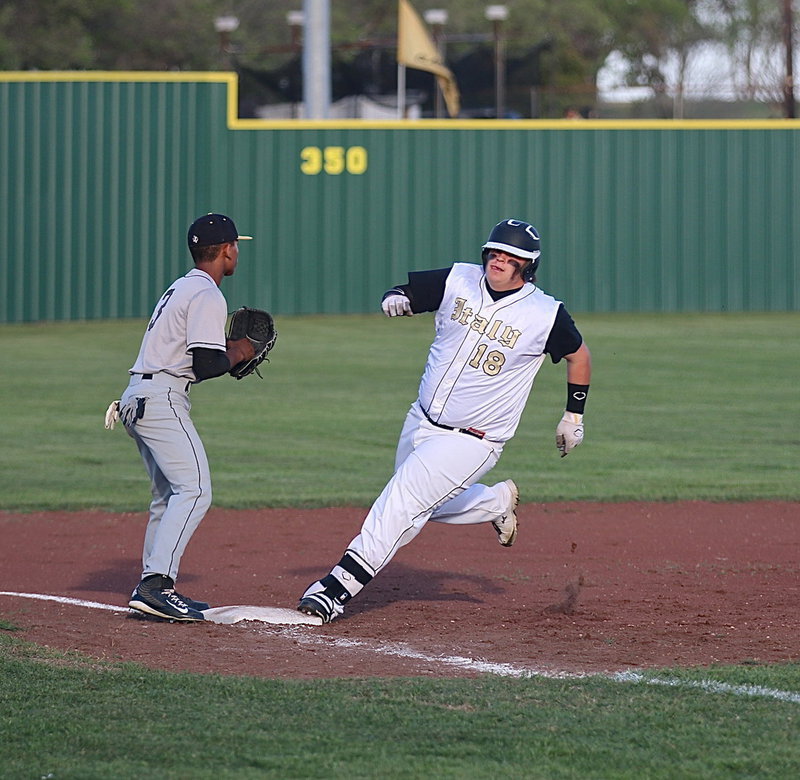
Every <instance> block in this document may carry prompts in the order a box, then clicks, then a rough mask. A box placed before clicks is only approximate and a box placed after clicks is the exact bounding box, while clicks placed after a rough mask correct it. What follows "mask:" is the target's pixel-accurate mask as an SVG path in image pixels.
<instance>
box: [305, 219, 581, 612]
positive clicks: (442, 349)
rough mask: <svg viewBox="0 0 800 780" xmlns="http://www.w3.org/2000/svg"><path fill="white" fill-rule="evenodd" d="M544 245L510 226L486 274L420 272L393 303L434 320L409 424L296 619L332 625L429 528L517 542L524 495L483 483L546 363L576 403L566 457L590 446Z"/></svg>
mask: <svg viewBox="0 0 800 780" xmlns="http://www.w3.org/2000/svg"><path fill="white" fill-rule="evenodd" d="M540 254H541V251H540V240H539V234H538V233H537V231H536V229H535V228H534V227H533V226H532V225H530V224H529V223H527V222H523V221H521V220H516V219H506V220H503V221H502V222H500V223H499V224H497V225H496V226H495V227H494V228H493V229H492V231H491V233H490V235H489V238H488V240H487V241H486V243H485V244H484V246H483V248H482V260H483V262H482V265H476V264H472V263H455V264H454V265H453V266H452V267H450V268H445V269H441V270H434V271H420V272H412V273H409V275H408V279H409V281H408V284H404V285H398V286H397V287H394V288H393V289H391V290H389V291H388V292H387V293H385V294H384V297H383V302H382V308H383V311H384V313H385V314H386V315H387V316H389V317H398V316H411V315H413V314H418V313H420V312H426V311H435V312H436V315H435V325H436V335H435V338H434V340H433V344H432V345H431V348H430V353H429V354H428V361H427V364H426V366H425V369H424V372H423V374H422V379H421V381H420V385H419V396H418V398H417V400H416V401H415V402H414V403H413V404H412V406H411V409H410V410H409V412H408V415H407V417H406V421H405V424H404V426H403V430H402V433H401V434H400V441H399V443H398V446H397V454H396V458H395V471H394V474H393V476H392V478H391V479H390V480H389V482H388V483H387V485H386V487H385V488H384V489H383V492H382V493H381V494H380V496H378V498H377V499H376V500H375V503H374V504H373V505H372V508H371V509H370V511H369V513H368V514H367V516H366V519H365V520H364V523H363V525H362V527H361V532H360V533H359V534H358V535H357V536H356V537H355V538H354V539H353V540H352V542H350V544H349V545H348V547H347V549H346V550H345V553H344V555H343V556H342V558H341V560H340V561H339V562H338V563H337V564H336V566H334V567H333V569H332V570H331V572H330V574H328V575H327V576H325V577H324V578H322V579H321V580H317V581H316V582H313V583H312V584H311V585H310V586H309V587H308V588H307V590H306V591H305V593H303V595H302V597H301V598H300V602H299V604H298V609H299V610H300V611H301V612H303V613H306V614H309V615H317V616H319V617H321V618H322V620H323V622H329V621H331V620H333V619H334V618H335V617H336V616H338V615H341V614H342V613H343V611H344V606H345V604H346V603H347V602H348V601H349V600H350V599H351V598H353V596H356V595H357V594H358V593H359V592H360V591H361V590H362V588H363V587H364V586H365V585H367V584H368V583H369V582H370V581H371V580H372V579H373V577H375V575H376V574H377V573H378V572H380V571H381V570H382V569H383V568H384V567H385V566H386V565H387V564H388V563H389V561H390V560H391V559H392V557H393V556H394V555H395V553H397V551H398V550H399V549H400V547H402V546H403V545H406V544H408V543H409V542H410V541H411V540H412V539H413V538H414V537H415V536H416V535H417V534H418V533H419V532H420V531H421V530H422V527H423V526H424V525H425V523H426V522H428V520H433V521H436V522H440V523H449V524H452V525H459V524H460V525H464V524H472V523H491V524H492V525H493V527H494V529H495V531H496V532H497V536H498V539H499V541H500V544H502V545H504V546H506V547H510V546H511V545H512V544H513V543H514V540H515V539H516V536H517V516H516V507H517V503H518V501H519V492H518V490H517V486H516V485H515V484H514V482H513V481H512V480H510V479H508V480H505V481H503V482H498V483H497V484H495V485H493V486H491V487H490V486H487V485H484V484H481V483H480V482H479V480H480V479H481V477H482V476H483V475H484V474H486V473H487V472H488V471H489V470H490V469H492V468H493V467H494V466H495V464H496V463H497V461H498V459H499V458H500V455H501V454H502V452H503V446H504V445H505V443H506V442H507V441H508V440H509V439H510V438H511V437H512V436H513V435H514V432H515V431H516V428H517V425H518V424H519V420H520V416H521V414H522V411H523V409H524V407H525V403H526V402H527V399H528V395H529V393H530V391H531V388H532V386H533V381H534V378H535V377H536V374H537V372H538V370H539V368H540V367H541V365H542V363H543V362H544V359H545V355H549V356H550V359H551V360H552V361H553V362H554V363H558V362H559V361H560V360H561V359H562V358H563V359H564V360H565V361H566V363H567V405H566V410H565V412H564V415H563V417H562V419H561V421H560V422H559V423H558V426H557V428H556V446H557V448H558V449H559V451H560V452H561V455H562V457H563V456H565V455H566V454H567V453H569V452H570V451H571V450H572V449H573V448H575V447H577V446H578V445H579V444H580V443H581V442H582V440H583V411H584V405H585V402H586V397H587V394H588V391H589V381H590V378H591V355H590V353H589V350H588V348H587V346H586V344H585V343H584V342H583V338H582V337H581V334H580V333H579V332H578V330H577V328H576V327H575V324H574V322H573V320H572V317H570V315H569V314H568V313H567V310H566V309H565V308H564V305H563V304H562V303H561V302H560V301H557V300H555V299H554V298H552V297H551V296H549V295H547V294H546V293H544V292H543V291H542V290H541V289H540V288H539V287H537V285H536V269H537V267H538V265H539V258H540Z"/></svg>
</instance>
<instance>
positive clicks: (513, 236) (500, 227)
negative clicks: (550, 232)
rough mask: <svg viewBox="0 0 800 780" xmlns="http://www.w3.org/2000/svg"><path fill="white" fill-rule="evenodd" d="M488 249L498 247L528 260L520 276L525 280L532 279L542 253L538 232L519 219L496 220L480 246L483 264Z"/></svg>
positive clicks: (502, 250)
mask: <svg viewBox="0 0 800 780" xmlns="http://www.w3.org/2000/svg"><path fill="white" fill-rule="evenodd" d="M490 249H499V250H500V251H501V252H508V254H510V255H514V257H520V258H522V259H523V260H530V261H531V262H530V265H528V266H526V268H525V270H524V271H523V272H522V278H523V279H525V281H526V282H530V281H533V277H534V275H535V274H536V269H537V268H538V267H539V258H540V256H541V254H542V252H541V249H540V248H539V233H538V231H537V230H536V228H535V227H534V226H533V225H531V224H529V223H527V222H523V221H522V220H519V219H504V220H503V221H502V222H498V223H497V224H496V225H495V226H494V227H493V228H492V232H491V233H489V238H487V239H486V243H485V244H484V245H483V246H482V247H481V250H482V251H481V258H482V260H483V264H484V265H486V256H487V253H488V251H489V250H490Z"/></svg>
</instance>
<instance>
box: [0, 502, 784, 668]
mask: <svg viewBox="0 0 800 780" xmlns="http://www.w3.org/2000/svg"><path fill="white" fill-rule="evenodd" d="M363 515H364V510H363V509H359V508H331V509H319V510H283V509H269V510H267V509H262V510H252V511H231V510H219V509H212V511H211V512H210V513H209V515H208V516H207V517H206V519H205V520H204V521H203V523H202V524H201V526H200V528H199V530H198V531H197V533H196V534H195V536H194V538H193V539H192V541H191V543H190V545H189V548H188V550H187V553H186V555H185V556H184V559H183V563H182V567H181V575H180V579H179V581H178V583H177V588H178V589H179V590H180V591H181V592H183V593H186V594H187V595H190V596H191V597H192V598H195V599H201V600H206V601H209V602H210V603H211V604H212V605H213V606H224V605H233V604H247V605H257V606H276V607H293V606H294V605H295V604H296V602H297V598H298V597H299V595H300V594H301V593H302V591H303V590H304V588H305V587H306V586H307V585H308V584H309V583H310V582H311V581H312V580H314V579H316V578H318V577H320V576H322V575H324V574H326V573H327V572H328V571H329V569H330V567H331V565H332V564H334V563H335V562H336V561H338V559H339V557H340V556H341V553H342V552H343V550H344V548H345V547H346V545H347V543H348V542H349V541H350V540H351V539H352V537H353V536H354V535H355V534H356V533H357V532H358V529H359V527H360V524H361V520H362V518H363ZM519 517H520V533H519V537H518V541H517V543H516V544H515V545H514V547H512V548H510V549H506V548H503V547H501V546H500V545H499V544H498V543H497V537H496V535H495V533H494V530H493V529H492V527H491V525H488V524H487V525H482V526H461V527H453V526H449V527H447V526H442V525H438V524H436V523H429V524H428V525H427V526H426V528H425V529H423V531H422V533H421V534H420V535H419V537H417V539H416V540H415V541H414V542H412V543H411V544H410V545H408V546H407V547H405V548H403V549H402V550H401V551H400V552H399V553H398V555H397V556H396V558H395V559H394V560H393V561H392V562H391V563H390V564H389V566H388V567H387V568H386V569H385V570H384V571H383V572H382V573H380V574H379V575H378V577H376V578H375V580H374V581H373V582H372V583H371V584H370V585H369V586H368V587H367V588H366V589H365V590H364V591H363V592H362V593H361V594H360V595H359V596H358V597H357V598H356V599H354V600H353V601H352V602H351V604H350V605H348V608H347V610H346V612H345V616H344V617H343V618H339V619H337V620H335V621H334V622H333V623H330V624H329V625H326V626H321V627H313V626H286V627H282V626H269V625H265V624H261V623H258V624H257V623H252V622H248V623H239V624H236V625H230V626H228V625H217V624H211V623H207V624H189V625H180V624H171V623H165V622H161V621H150V620H144V619H140V618H137V617H134V616H132V615H131V614H129V613H126V612H113V611H104V610H98V609H91V608H87V607H83V606H76V605H72V604H62V603H58V602H53V601H42V600H32V599H28V598H20V597H17V596H0V617H2V618H3V619H4V620H5V621H7V622H9V623H12V624H14V625H16V626H18V627H20V628H21V629H22V631H20V632H19V633H18V634H16V635H17V636H20V637H21V638H23V639H26V640H29V641H31V642H35V643H37V644H40V645H43V646H48V647H52V648H56V649H59V650H75V651H78V652H80V653H82V654H84V655H85V656H87V657H89V658H93V659H104V660H108V661H133V662H136V663H140V664H142V665H144V666H147V667H152V668H158V669H169V670H173V671H192V672H199V673H218V674H235V675H251V676H256V677H267V678H319V677H325V678H332V677H374V676H384V677H393V676H431V677H434V676H448V677H455V676H462V677H468V676H474V675H477V674H480V673H481V671H480V668H478V667H475V668H473V667H471V666H469V665H468V664H467V665H463V666H453V665H452V664H447V663H441V662H440V659H444V658H450V657H454V656H457V657H460V658H472V659H476V660H482V661H486V662H490V663H494V664H512V665H513V666H514V667H515V668H523V669H529V670H538V671H542V672H553V673H557V672H570V673H582V672H600V671H608V672H612V671H621V670H643V669H647V668H652V667H665V666H695V665H707V664H715V663H725V664H740V663H771V662H778V661H789V660H797V659H798V658H800V651H798V649H797V630H798V614H799V610H800V576H799V574H800V505H798V504H796V503H788V502H753V503H736V504H731V503H707V502H682V503H660V504H651V503H629V504H589V503H560V504H547V505H539V504H525V505H522V506H521V507H520V509H519ZM144 525H145V516H144V514H143V513H142V514H106V513H101V512H82V513H66V514H59V513H36V514H13V513H7V512H5V513H0V538H2V545H0V590H2V591H14V592H22V593H34V594H46V595H53V596H62V597H69V598H72V599H80V600H85V601H95V602H100V603H104V604H111V605H116V606H119V607H124V606H125V605H126V604H127V599H128V596H129V594H130V591H131V589H132V588H133V587H134V585H135V584H136V582H137V581H138V577H139V571H140V554H141V542H142V535H143V533H144ZM392 648H395V649H398V652H394V651H392ZM387 649H388V650H389V652H387ZM406 651H407V652H406Z"/></svg>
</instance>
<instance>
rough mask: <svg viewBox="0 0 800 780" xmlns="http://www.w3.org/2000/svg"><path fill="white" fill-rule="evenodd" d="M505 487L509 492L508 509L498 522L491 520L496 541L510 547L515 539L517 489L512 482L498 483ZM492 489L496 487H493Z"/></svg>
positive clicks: (508, 480)
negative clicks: (495, 532)
mask: <svg viewBox="0 0 800 780" xmlns="http://www.w3.org/2000/svg"><path fill="white" fill-rule="evenodd" d="M498 484H502V485H504V486H505V488H506V489H507V490H508V492H509V498H508V507H507V508H506V511H505V514H503V516H502V517H500V519H499V520H492V525H493V526H494V530H495V531H497V540H498V541H499V542H500V544H502V545H503V547H511V545H512V544H514V542H515V541H516V539H517V504H519V489H518V488H517V486H516V484H514V481H513V480H511V479H507V480H506V481H505V482H502V483H498ZM494 487H497V485H495V486H494Z"/></svg>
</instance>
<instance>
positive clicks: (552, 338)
mask: <svg viewBox="0 0 800 780" xmlns="http://www.w3.org/2000/svg"><path fill="white" fill-rule="evenodd" d="M581 344H583V336H581V334H580V333H579V332H578V329H577V328H576V327H575V323H574V322H573V320H572V317H570V315H569V312H568V311H567V310H566V309H565V308H564V304H563V303H562V304H561V305H560V306H559V307H558V312H557V313H556V320H555V322H554V323H553V328H552V330H551V331H550V335H549V336H548V337H547V343H546V344H545V347H544V351H545V352H546V353H547V354H548V355H550V360H552V361H553V363H558V362H559V361H560V360H561V358H563V357H564V355H571V354H572V353H573V352H575V351H576V350H577V349H578V348H579V347H580V345H581Z"/></svg>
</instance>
